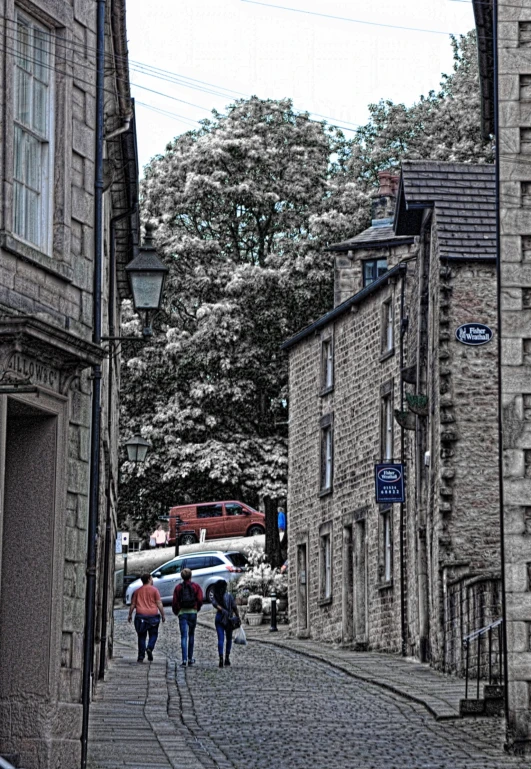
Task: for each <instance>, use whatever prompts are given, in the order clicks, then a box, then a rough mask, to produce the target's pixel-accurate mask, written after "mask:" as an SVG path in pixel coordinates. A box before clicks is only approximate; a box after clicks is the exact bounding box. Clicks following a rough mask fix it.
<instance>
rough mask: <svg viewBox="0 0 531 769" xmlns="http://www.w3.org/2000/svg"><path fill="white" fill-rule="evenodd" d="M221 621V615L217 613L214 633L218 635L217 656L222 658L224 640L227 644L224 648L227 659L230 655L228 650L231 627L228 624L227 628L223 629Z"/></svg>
mask: <svg viewBox="0 0 531 769" xmlns="http://www.w3.org/2000/svg"><path fill="white" fill-rule="evenodd" d="M222 619H223V614H222V613H221V612H220V611H218V613H217V614H216V633H217V634H218V654H219V655H220V657H223V644H224V642H225V638H226V639H227V644H226V646H225V654H226V655H227V657H228V656H229V654H230V650H231V649H232V630H233V628H232V625H231V623H230V622H229V624H228V626H227V627H223V625H222V624H221V620H222Z"/></svg>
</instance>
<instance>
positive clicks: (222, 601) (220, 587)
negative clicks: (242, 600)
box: [212, 579, 240, 668]
mask: <svg viewBox="0 0 531 769" xmlns="http://www.w3.org/2000/svg"><path fill="white" fill-rule="evenodd" d="M212 606H213V607H214V608H215V609H217V612H216V632H217V634H218V654H219V667H220V668H222V667H223V645H224V643H225V638H226V639H227V644H226V646H225V667H229V666H230V650H231V649H232V631H233V626H232V622H231V617H232V616H233V615H236V617H238V618H239V616H240V615H239V614H238V607H237V606H236V601H235V600H234V596H233V595H231V594H230V593H227V583H226V582H225V580H224V579H218V581H217V582H216V583H215V585H214V600H213V601H212Z"/></svg>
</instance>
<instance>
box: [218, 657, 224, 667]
mask: <svg viewBox="0 0 531 769" xmlns="http://www.w3.org/2000/svg"><path fill="white" fill-rule="evenodd" d="M219 667H220V668H222V667H223V655H222V654H220V655H219Z"/></svg>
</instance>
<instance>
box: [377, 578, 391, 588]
mask: <svg viewBox="0 0 531 769" xmlns="http://www.w3.org/2000/svg"><path fill="white" fill-rule="evenodd" d="M392 587H393V580H392V579H390V580H389V581H388V582H382V583H381V584H379V585H378V590H390V589H391V588H392Z"/></svg>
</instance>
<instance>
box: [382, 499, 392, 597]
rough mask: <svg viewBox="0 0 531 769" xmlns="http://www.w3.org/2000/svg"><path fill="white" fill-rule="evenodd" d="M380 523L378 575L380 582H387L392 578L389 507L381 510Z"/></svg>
mask: <svg viewBox="0 0 531 769" xmlns="http://www.w3.org/2000/svg"><path fill="white" fill-rule="evenodd" d="M381 524H382V526H381V532H382V534H381V556H380V577H381V581H382V582H386V583H387V582H391V580H392V578H393V572H392V565H393V561H392V557H393V528H392V518H391V508H390V507H388V508H387V509H386V510H382V511H381Z"/></svg>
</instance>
